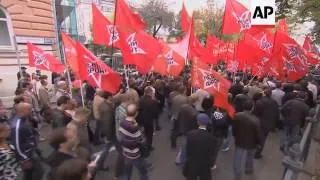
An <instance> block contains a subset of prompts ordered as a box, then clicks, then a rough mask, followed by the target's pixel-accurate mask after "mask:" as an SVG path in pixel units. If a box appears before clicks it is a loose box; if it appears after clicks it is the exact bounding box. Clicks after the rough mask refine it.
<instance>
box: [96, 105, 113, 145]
mask: <svg viewBox="0 0 320 180" xmlns="http://www.w3.org/2000/svg"><path fill="white" fill-rule="evenodd" d="M98 109H99V114H100V119H99V120H98V121H97V125H99V126H100V128H101V129H100V131H101V135H102V136H103V137H107V139H108V140H111V139H112V138H114V137H115V107H114V105H113V104H111V103H108V102H106V101H103V102H102V103H101V104H100V106H99V108H98Z"/></svg>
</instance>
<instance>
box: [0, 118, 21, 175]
mask: <svg viewBox="0 0 320 180" xmlns="http://www.w3.org/2000/svg"><path fill="white" fill-rule="evenodd" d="M9 135H10V128H9V125H8V124H7V123H6V122H0V179H1V180H16V179H18V173H19V172H20V166H19V162H18V161H17V159H16V157H15V154H14V151H13V147H12V146H10V145H9V144H8V143H7V139H8V137H9Z"/></svg>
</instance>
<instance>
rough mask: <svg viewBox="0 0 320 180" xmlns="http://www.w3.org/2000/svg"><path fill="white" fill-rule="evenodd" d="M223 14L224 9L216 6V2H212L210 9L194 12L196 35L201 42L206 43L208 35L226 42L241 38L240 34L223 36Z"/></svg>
mask: <svg viewBox="0 0 320 180" xmlns="http://www.w3.org/2000/svg"><path fill="white" fill-rule="evenodd" d="M223 13H224V9H221V8H218V7H217V6H215V0H211V3H210V6H209V7H208V8H206V9H200V10H198V11H195V12H194V16H195V27H196V34H197V36H198V37H199V38H200V40H202V41H205V40H206V38H207V36H208V35H215V36H216V37H218V38H220V39H223V40H225V41H231V40H236V39H238V38H239V37H240V34H235V35H223V34H222V33H221V26H222V19H223Z"/></svg>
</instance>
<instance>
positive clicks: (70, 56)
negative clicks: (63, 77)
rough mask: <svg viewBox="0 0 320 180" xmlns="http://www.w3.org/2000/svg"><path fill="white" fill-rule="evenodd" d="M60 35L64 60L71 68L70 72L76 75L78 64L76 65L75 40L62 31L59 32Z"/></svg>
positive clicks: (77, 73)
mask: <svg viewBox="0 0 320 180" xmlns="http://www.w3.org/2000/svg"><path fill="white" fill-rule="evenodd" d="M61 37H62V42H63V47H64V54H65V58H66V61H67V63H68V65H69V67H70V68H71V69H72V72H73V73H75V75H77V76H78V75H79V65H78V56H77V49H76V42H75V41H74V40H73V39H72V38H70V37H69V36H68V35H67V34H66V33H64V32H61Z"/></svg>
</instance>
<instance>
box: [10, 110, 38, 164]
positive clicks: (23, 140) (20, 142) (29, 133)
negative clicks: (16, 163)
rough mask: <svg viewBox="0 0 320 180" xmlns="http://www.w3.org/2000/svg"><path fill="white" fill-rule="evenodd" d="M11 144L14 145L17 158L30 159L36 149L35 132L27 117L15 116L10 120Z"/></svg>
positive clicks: (21, 159)
mask: <svg viewBox="0 0 320 180" xmlns="http://www.w3.org/2000/svg"><path fill="white" fill-rule="evenodd" d="M10 129H11V131H10V132H11V135H10V140H11V144H12V145H13V146H14V148H15V149H14V150H15V153H16V155H17V159H18V160H20V161H24V160H28V159H32V157H33V156H32V155H33V153H34V152H35V150H36V149H37V136H38V135H37V132H36V130H35V129H34V128H33V127H32V126H31V125H30V122H29V120H28V119H27V118H20V117H18V116H15V117H14V118H13V119H11V120H10Z"/></svg>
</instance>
